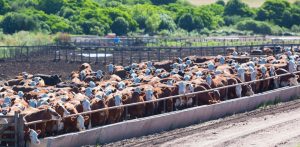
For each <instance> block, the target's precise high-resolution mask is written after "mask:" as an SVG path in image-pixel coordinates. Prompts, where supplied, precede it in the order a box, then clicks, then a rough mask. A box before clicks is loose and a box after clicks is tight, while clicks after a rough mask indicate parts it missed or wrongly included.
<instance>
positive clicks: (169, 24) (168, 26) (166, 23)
mask: <svg viewBox="0 0 300 147" xmlns="http://www.w3.org/2000/svg"><path fill="white" fill-rule="evenodd" d="M160 18H161V22H160V24H159V30H168V31H171V32H172V31H174V30H175V28H176V24H175V22H174V21H173V19H172V18H171V17H170V16H168V15H166V14H161V15H160Z"/></svg>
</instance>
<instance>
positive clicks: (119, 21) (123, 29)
mask: <svg viewBox="0 0 300 147" xmlns="http://www.w3.org/2000/svg"><path fill="white" fill-rule="evenodd" d="M111 30H112V31H113V32H114V33H116V34H117V35H125V34H127V33H128V31H129V24H128V22H127V21H126V20H125V19H124V18H123V17H118V18H116V20H115V21H114V22H113V24H112V25H111Z"/></svg>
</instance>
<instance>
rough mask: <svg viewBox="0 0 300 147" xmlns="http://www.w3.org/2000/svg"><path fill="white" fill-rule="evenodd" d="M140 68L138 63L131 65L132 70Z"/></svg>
mask: <svg viewBox="0 0 300 147" xmlns="http://www.w3.org/2000/svg"><path fill="white" fill-rule="evenodd" d="M138 66H139V65H138V64H137V63H132V64H131V68H132V69H136V68H138Z"/></svg>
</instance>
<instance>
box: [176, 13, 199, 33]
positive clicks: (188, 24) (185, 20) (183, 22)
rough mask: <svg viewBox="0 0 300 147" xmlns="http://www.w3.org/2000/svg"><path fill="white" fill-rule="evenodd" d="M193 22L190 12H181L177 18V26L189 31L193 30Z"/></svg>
mask: <svg viewBox="0 0 300 147" xmlns="http://www.w3.org/2000/svg"><path fill="white" fill-rule="evenodd" d="M194 23H195V22H194V18H193V15H192V14H190V13H186V14H183V15H182V16H180V17H179V19H178V26H179V27H180V28H182V29H185V30H187V31H189V32H190V31H192V30H194Z"/></svg>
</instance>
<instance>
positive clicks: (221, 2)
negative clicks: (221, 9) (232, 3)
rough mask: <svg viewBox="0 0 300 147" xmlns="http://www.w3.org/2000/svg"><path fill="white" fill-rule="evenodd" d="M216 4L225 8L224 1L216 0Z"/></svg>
mask: <svg viewBox="0 0 300 147" xmlns="http://www.w3.org/2000/svg"><path fill="white" fill-rule="evenodd" d="M216 4H219V5H222V6H225V2H224V0H218V1H217V2H216Z"/></svg>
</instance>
